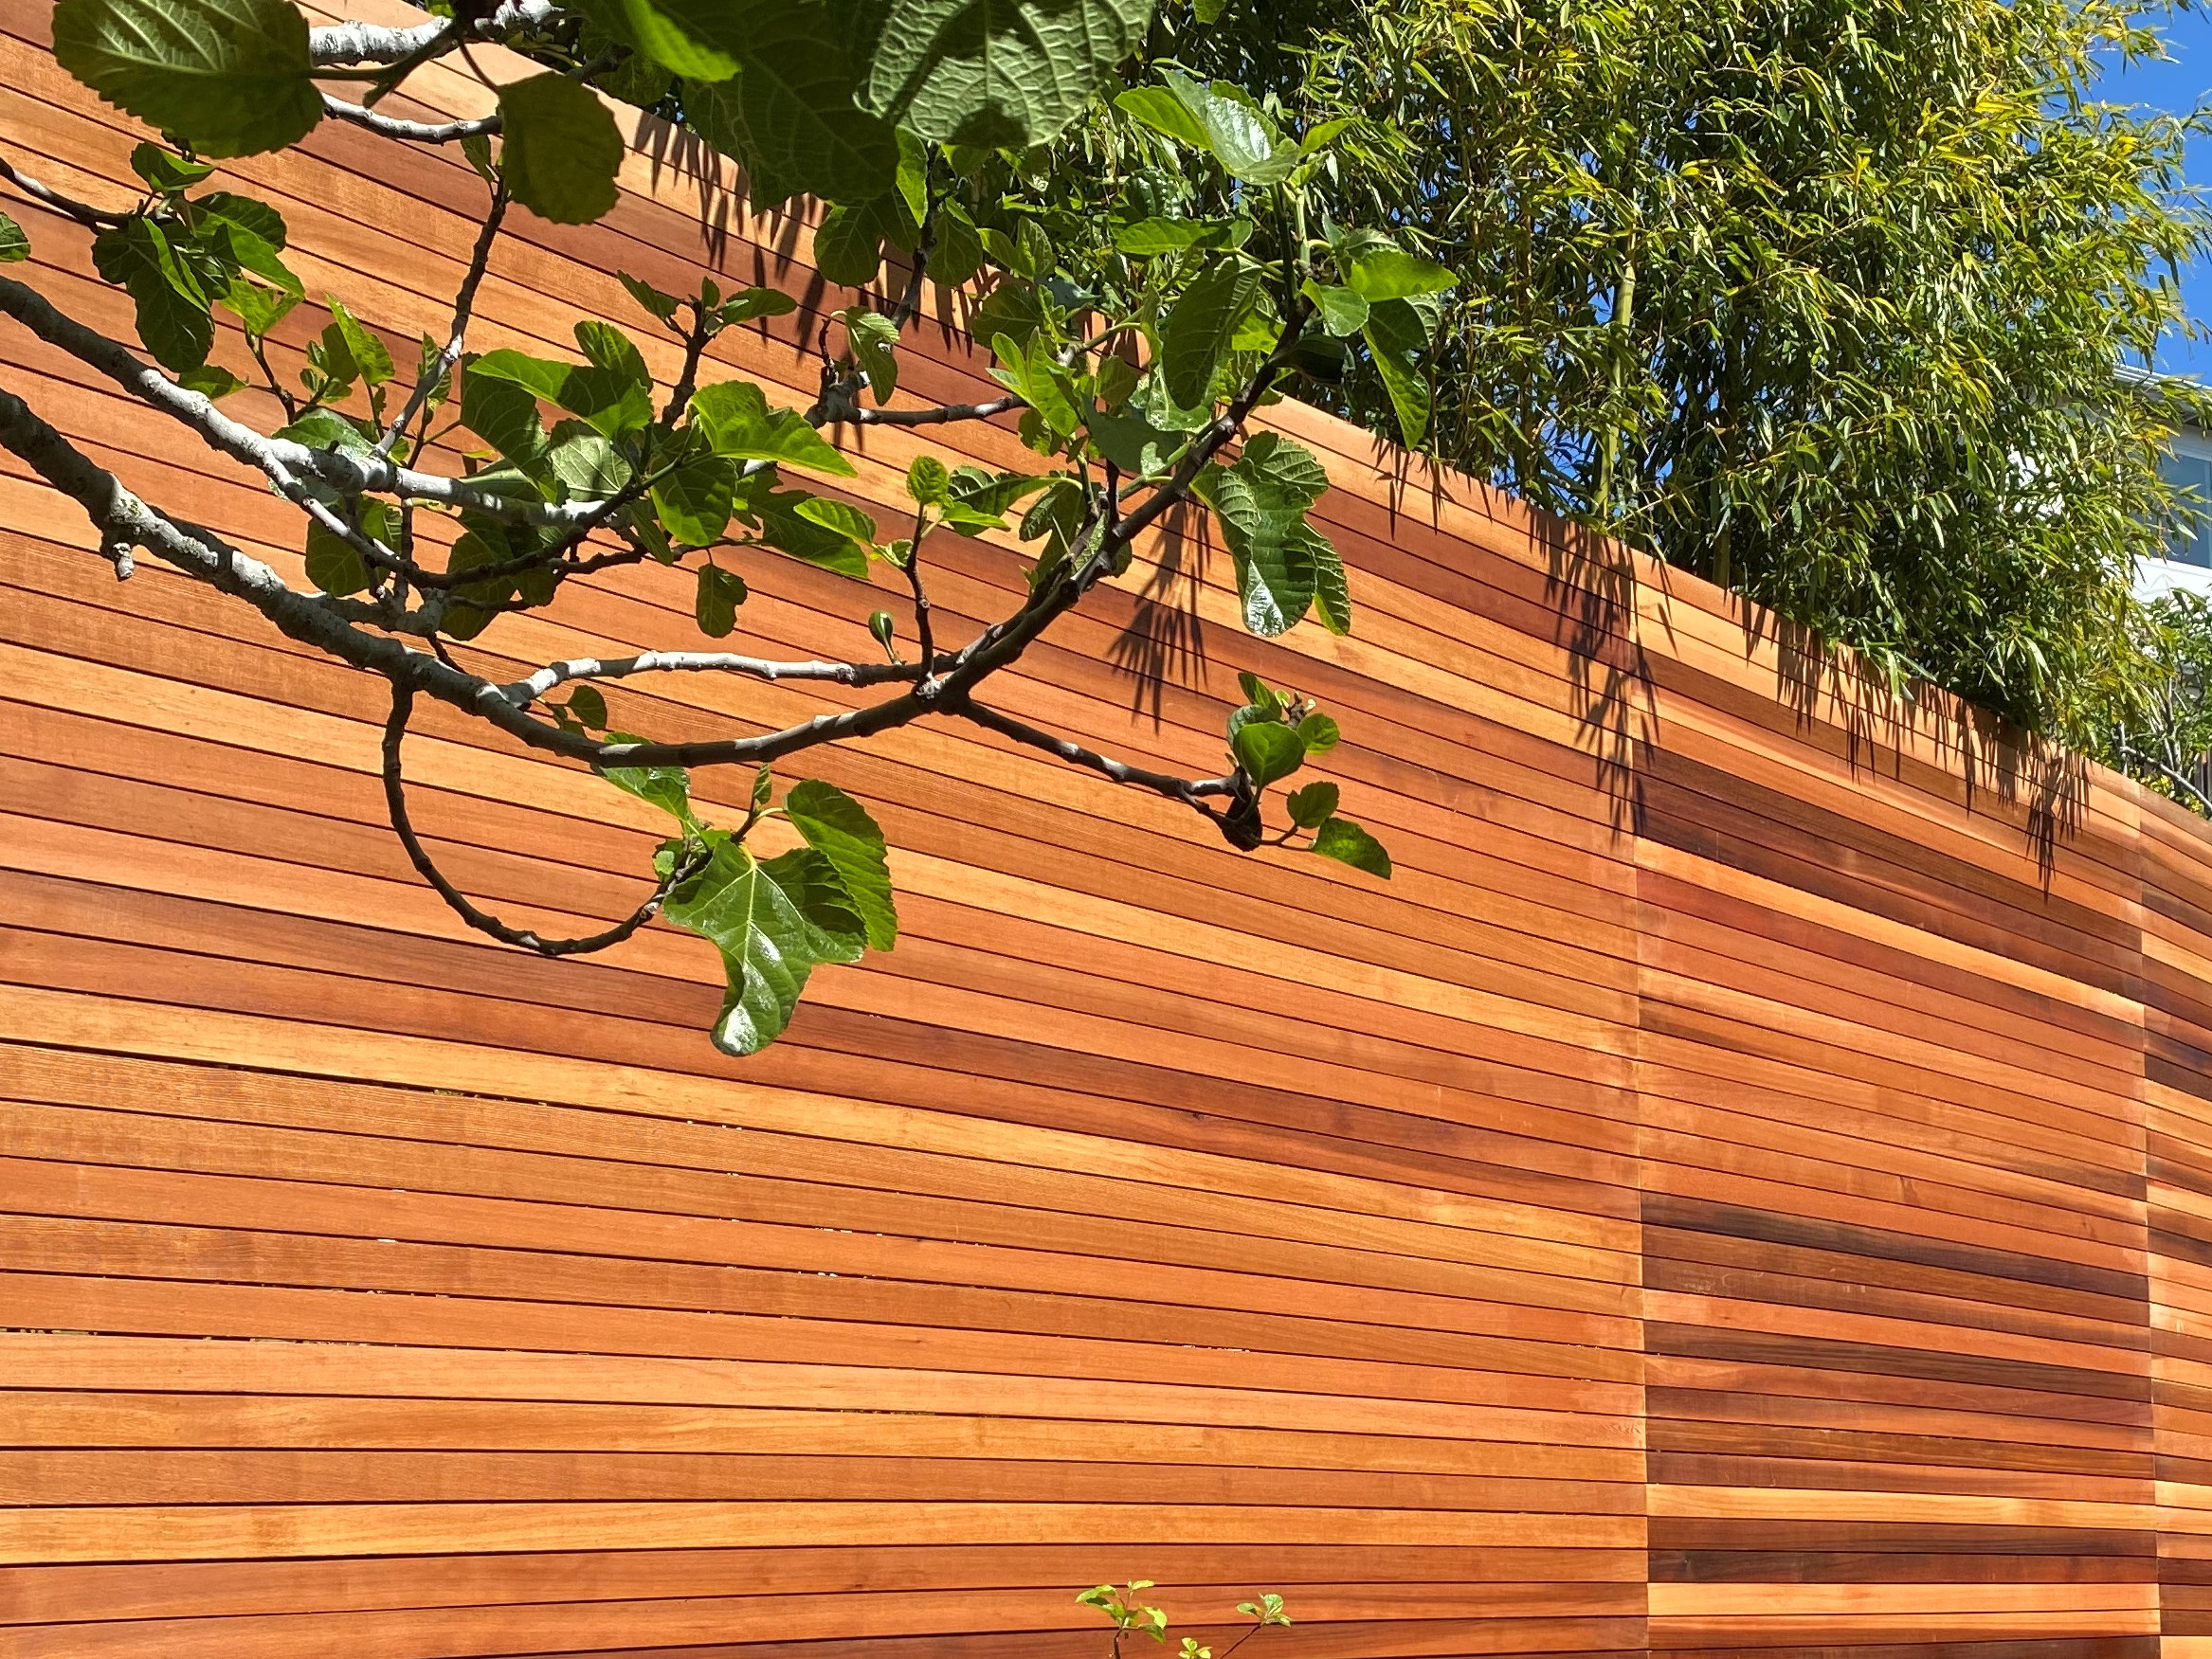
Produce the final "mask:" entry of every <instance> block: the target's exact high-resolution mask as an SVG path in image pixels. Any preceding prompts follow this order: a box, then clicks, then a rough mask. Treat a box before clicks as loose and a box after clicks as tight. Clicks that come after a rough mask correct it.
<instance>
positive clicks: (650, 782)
mask: <svg viewBox="0 0 2212 1659" xmlns="http://www.w3.org/2000/svg"><path fill="white" fill-rule="evenodd" d="M644 741H645V740H644V738H642V737H638V736H634V735H632V734H631V733H629V732H627V731H609V732H608V733H607V742H609V743H643V742H644ZM598 772H599V775H600V776H601V777H602V778H605V779H606V780H607V782H608V783H609V784H613V785H614V786H615V787H616V788H617V789H620V790H621V791H622V792H623V793H624V794H626V795H635V796H636V797H637V798H638V799H639V800H640V801H643V802H646V803H647V804H649V805H653V806H658V807H659V808H660V809H661V810H662V812H665V813H667V814H668V815H669V816H670V817H671V818H674V819H676V820H679V821H680V822H682V823H685V824H690V823H694V822H696V821H698V820H695V819H694V818H693V817H692V814H691V774H690V773H689V772H688V771H686V770H685V769H684V768H683V767H681V766H600V767H599V768H598Z"/></svg>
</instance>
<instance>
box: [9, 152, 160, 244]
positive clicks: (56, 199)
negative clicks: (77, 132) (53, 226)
mask: <svg viewBox="0 0 2212 1659" xmlns="http://www.w3.org/2000/svg"><path fill="white" fill-rule="evenodd" d="M0 178H4V179H6V180H7V181H8V182H9V184H11V185H13V186H14V187H15V188H16V189H19V190H21V191H22V192H23V193H24V194H25V195H27V196H28V197H29V198H30V199H31V200H32V201H34V202H38V203H40V204H42V205H43V206H45V207H51V208H52V209H53V210H54V211H55V212H57V213H61V214H63V215H65V216H66V217H68V218H71V219H74V220H76V221H77V223H78V224H80V225H83V226H84V227H85V228H86V229H88V230H105V229H106V228H108V227H109V226H110V225H120V224H122V223H123V222H124V221H125V220H127V219H129V218H130V217H131V215H130V214H128V213H108V212H104V211H102V210H101V209H100V208H98V207H93V206H92V205H91V204H90V203H87V202H80V201H78V200H77V198H76V197H74V196H64V195H63V194H62V192H61V191H60V190H57V189H54V188H53V187H52V186H51V185H44V184H41V183H39V181H38V180H37V179H35V178H32V177H31V176H30V175H29V174H27V173H26V172H23V171H20V170H18V169H17V167H16V166H15V164H14V163H13V162H10V161H8V160H5V159H0Z"/></svg>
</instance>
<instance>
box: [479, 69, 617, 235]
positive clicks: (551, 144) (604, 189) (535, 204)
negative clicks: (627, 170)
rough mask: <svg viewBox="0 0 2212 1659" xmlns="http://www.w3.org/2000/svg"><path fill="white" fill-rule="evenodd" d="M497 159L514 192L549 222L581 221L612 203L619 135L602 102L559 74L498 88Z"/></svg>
mask: <svg viewBox="0 0 2212 1659" xmlns="http://www.w3.org/2000/svg"><path fill="white" fill-rule="evenodd" d="M499 122H500V132H501V133H502V135H504V137H505V140H506V147H505V148H504V150H502V151H501V153H500V157H499V159H500V162H501V164H502V165H503V166H504V167H505V168H506V171H507V188H508V189H509V190H510V191H512V192H513V194H514V197H515V199H516V200H517V202H519V203H521V204H522V205H523V206H524V207H528V208H529V209H530V210H531V211H532V212H534V213H535V214H537V215H538V217H540V218H541V219H551V220H552V221H553V222H554V223H555V224H557V225H589V223H590V222H591V221H592V220H594V219H597V218H598V217H599V216H600V215H601V214H603V213H605V212H606V211H607V209H608V208H610V207H613V206H614V204H615V200H616V198H617V197H618V196H619V195H620V193H621V192H620V191H619V190H618V189H616V187H615V182H614V179H615V174H616V173H617V172H618V171H620V170H621V168H622V156H623V142H622V134H621V132H620V131H619V130H617V128H616V127H615V124H614V117H613V116H612V114H610V113H609V112H608V110H607V106H606V105H605V104H603V103H601V102H600V101H599V99H597V98H595V97H594V96H592V94H591V91H590V89H589V88H588V87H586V86H585V85H584V84H583V83H582V82H581V81H571V80H570V79H569V78H568V77H567V76H566V75H555V74H551V73H548V74H544V75H533V76H530V77H528V78H527V79H525V80H522V81H509V82H508V83H507V84H506V85H504V86H502V87H500V88H499Z"/></svg>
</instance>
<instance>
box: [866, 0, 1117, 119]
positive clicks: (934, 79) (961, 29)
mask: <svg viewBox="0 0 2212 1659" xmlns="http://www.w3.org/2000/svg"><path fill="white" fill-rule="evenodd" d="M867 10H868V11H869V12H870V13H871V14H872V15H873V16H874V18H876V19H877V20H878V21H879V27H878V29H877V31H876V33H875V36H874V40H873V42H872V45H873V50H872V52H871V54H870V57H869V60H868V63H867V75H866V78H865V79H866V85H865V89H864V91H863V93H862V95H861V96H862V99H863V100H864V101H865V102H866V103H867V104H868V106H869V107H870V108H872V109H874V110H875V111H876V112H877V114H879V115H881V116H884V117H889V118H890V119H893V120H896V121H898V122H901V123H902V124H904V125H906V126H909V127H912V128H913V129H914V130H915V131H916V132H917V133H919V134H920V135H922V136H923V137H925V138H931V139H934V140H935V141H937V142H938V143H940V144H972V145H979V146H984V147H987V148H994V149H995V148H1002V147H1004V148H1013V149H1020V148H1024V147H1025V146H1028V145H1031V144H1042V143H1043V142H1044V141H1045V140H1046V139H1048V138H1050V137H1052V136H1054V135H1056V134H1058V133H1059V132H1060V131H1061V128H1063V127H1065V126H1066V125H1067V124H1068V123H1069V122H1070V121H1072V120H1074V119H1075V118H1076V117H1077V116H1078V115H1079V114H1080V113H1081V112H1082V109H1083V106H1084V105H1085V104H1086V103H1088V102H1089V101H1090V99H1091V97H1092V95H1093V94H1094V93H1095V92H1097V90H1098V89H1099V88H1101V87H1102V86H1104V85H1105V84H1106V83H1107V81H1108V80H1109V78H1110V77H1111V76H1112V75H1113V73H1114V71H1115V68H1116V67H1117V66H1118V65H1119V64H1120V63H1121V61H1122V60H1123V59H1124V58H1126V57H1128V56H1129V55H1130V54H1131V53H1132V52H1133V51H1134V50H1135V49H1136V45H1137V43H1138V41H1139V40H1140V39H1142V38H1143V35H1144V31H1145V27H1146V25H1148V24H1149V23H1150V22H1151V12H1152V8H1151V0H877V4H875V5H872V6H870V7H868V8H867Z"/></svg>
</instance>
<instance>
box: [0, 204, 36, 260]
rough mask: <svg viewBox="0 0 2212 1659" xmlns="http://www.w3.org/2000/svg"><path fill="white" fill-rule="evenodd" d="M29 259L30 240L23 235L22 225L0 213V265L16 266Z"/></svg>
mask: <svg viewBox="0 0 2212 1659" xmlns="http://www.w3.org/2000/svg"><path fill="white" fill-rule="evenodd" d="M29 258H30V238H29V237H27V236H26V235H24V233H23V226H22V225H18V224H16V222H15V221H14V220H12V219H10V218H9V216H8V215H7V214H5V213H0V264H8V265H12V264H17V263H19V262H21V261H24V260H27V259H29Z"/></svg>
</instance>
